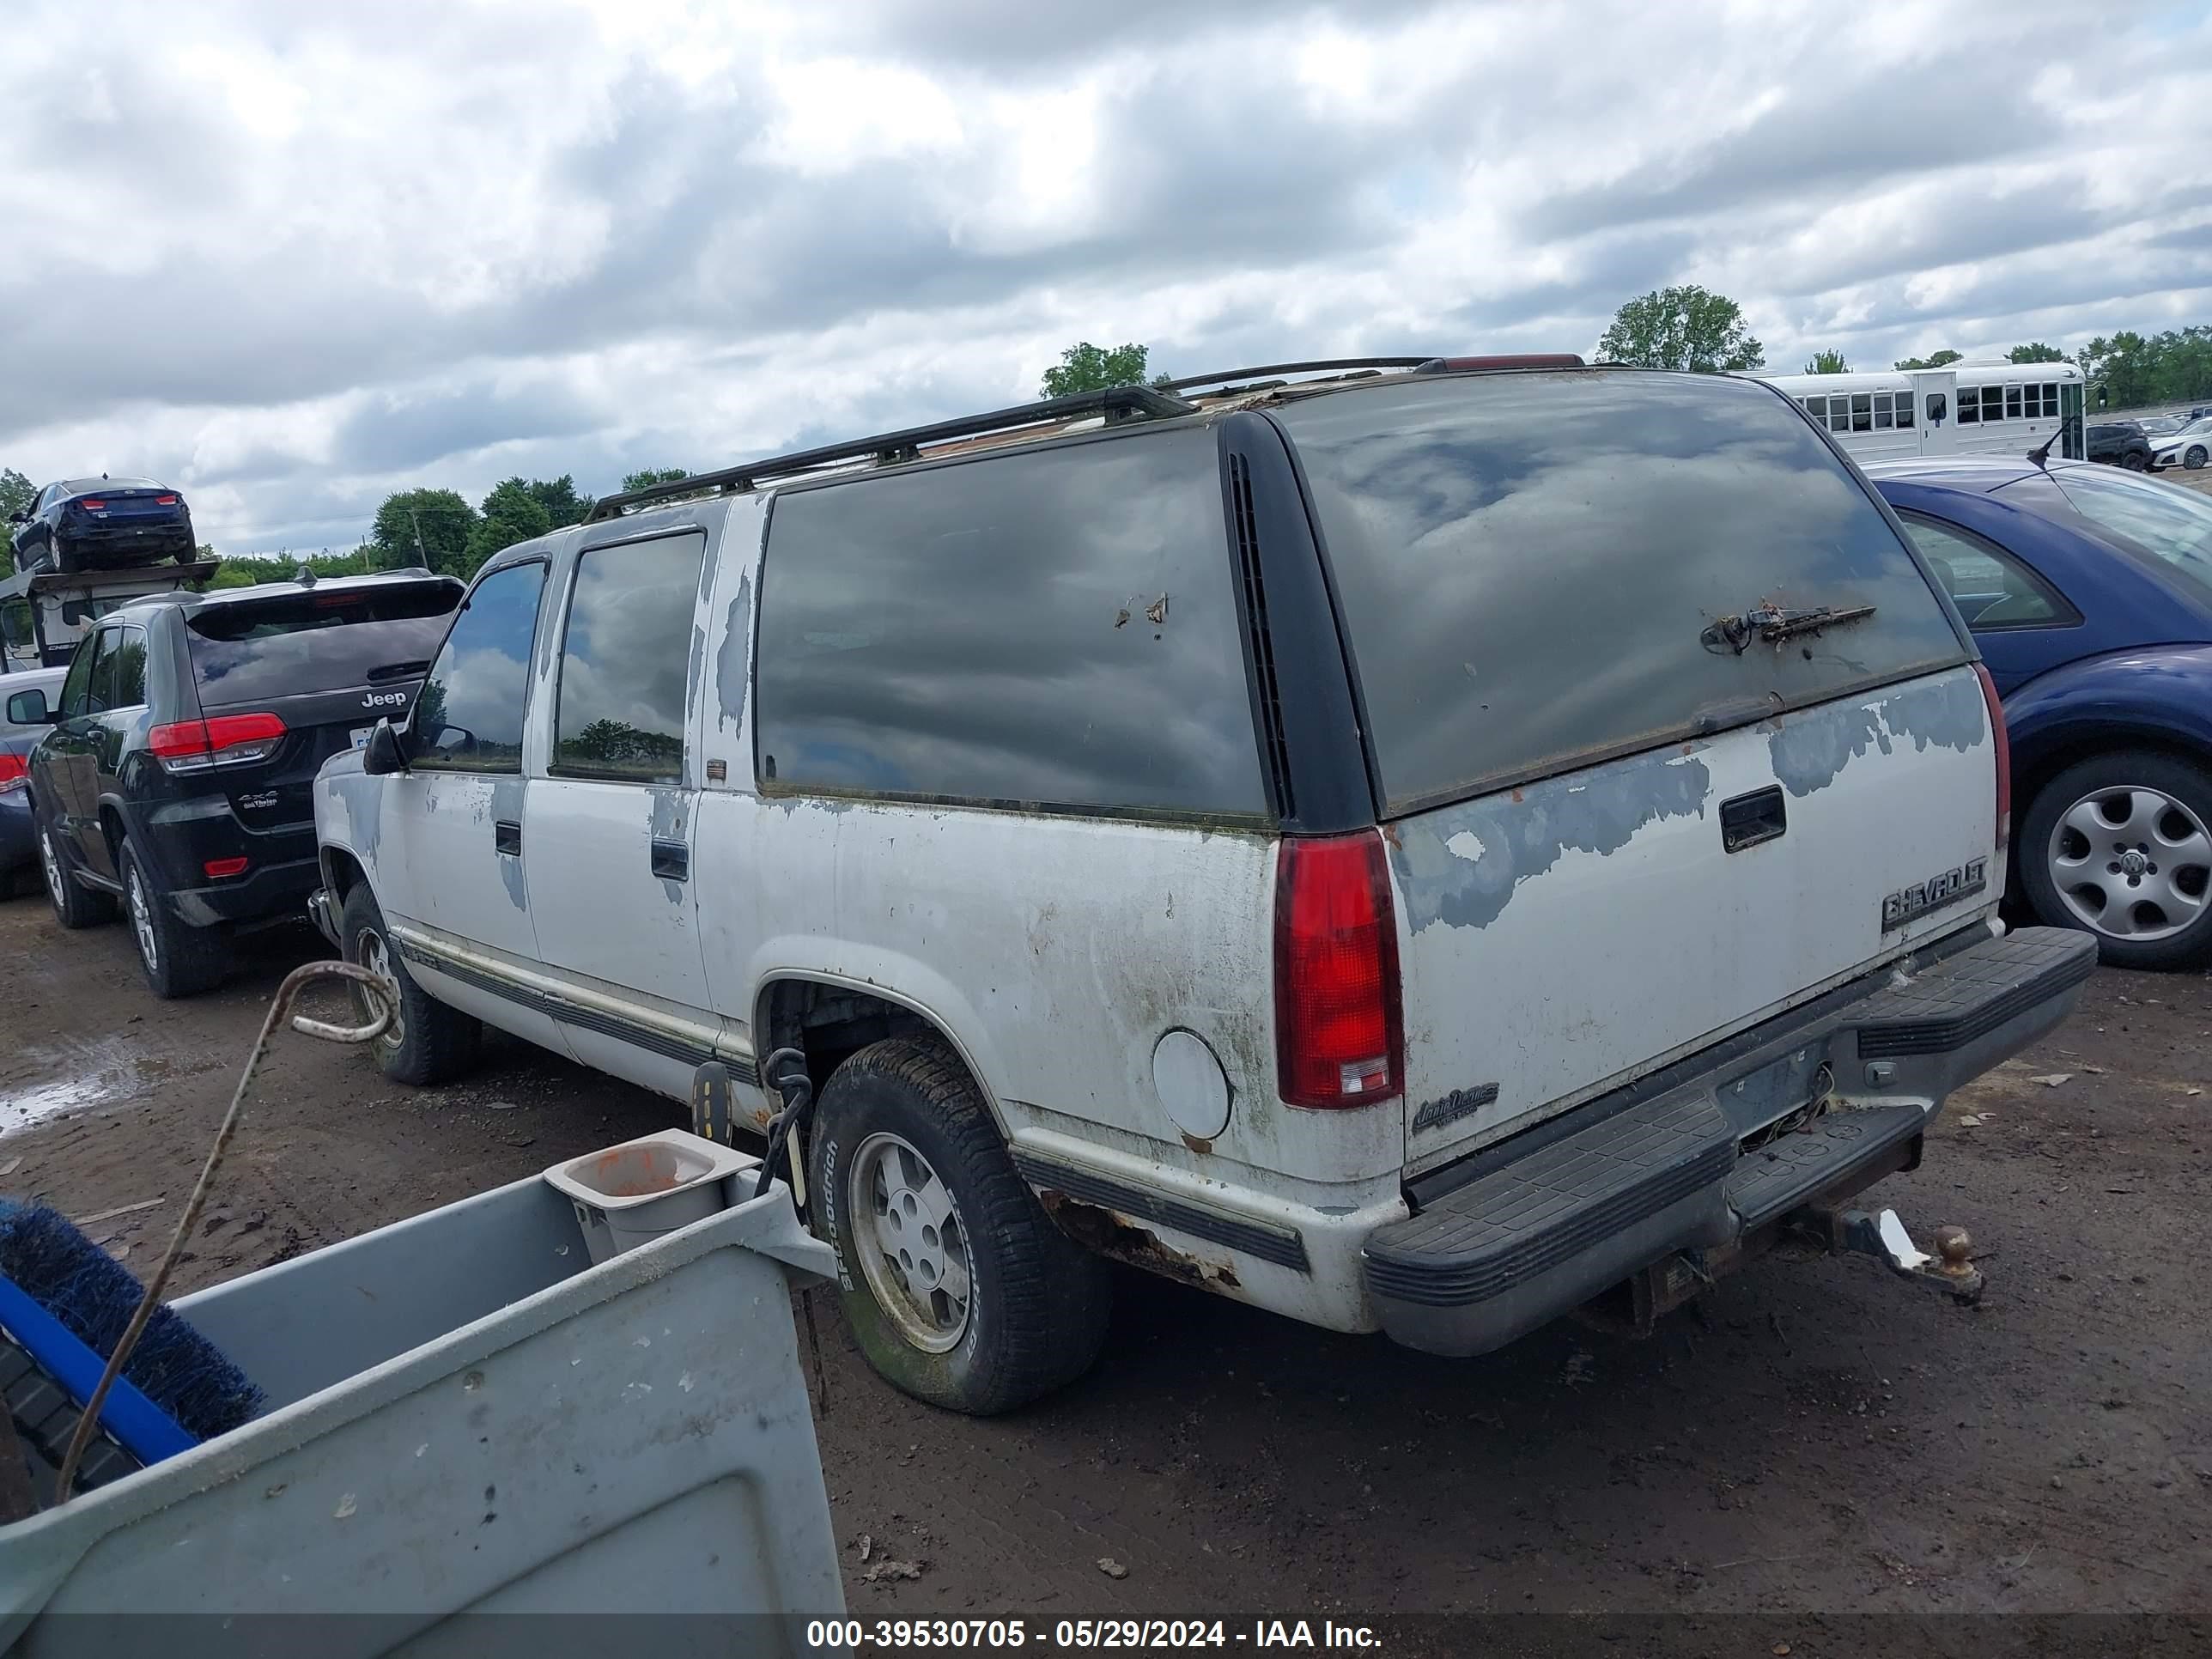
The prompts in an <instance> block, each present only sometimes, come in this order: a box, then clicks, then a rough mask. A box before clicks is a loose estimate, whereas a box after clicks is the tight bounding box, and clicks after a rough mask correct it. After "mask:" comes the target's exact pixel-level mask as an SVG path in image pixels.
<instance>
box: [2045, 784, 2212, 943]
mask: <svg viewBox="0 0 2212 1659" xmlns="http://www.w3.org/2000/svg"><path fill="white" fill-rule="evenodd" d="M2045 856H2046V857H2047V858H2048V859H2049V860H2050V870H2051V885H2052V886H2053V887H2055V888H2056V889H2057V890H2058V896H2059V897H2060V899H2061V900H2062V901H2063V902H2064V903H2065V905H2066V908H2068V909H2069V911H2071V912H2072V913H2073V915H2074V916H2075V919H2076V920H2078V921H2080V922H2081V926H2083V927H2087V929H2089V931H2090V932H2092V933H2100V934H2102V935H2104V937H2106V939H2130V940H2136V941H2142V942H2145V943H2148V941H2150V940H2153V939H2169V938H2171V937H2172V935H2174V934H2176V933H2179V932H2180V931H2181V930H2182V929H2183V928H2185V927H2188V926H2189V925H2190V924H2191V923H2192V922H2194V921H2197V918H2198V917H2199V916H2201V915H2203V914H2204V908H2205V905H2206V904H2207V902H2212V834H2208V833H2207V832H2206V829H2205V827H2204V824H2203V820H2201V819H2200V818H2198V817H2197V814H2196V813H2195V812H2194V811H2191V810H2190V808H2188V807H2187V806H2185V805H2183V804H2182V803H2181V802H2180V801H2179V800H2177V799H2174V798H2173V797H2172V795H2170V794H2168V793H2166V791H2164V790H2162V789H2154V788H2152V787H2149V786H2148V785H2145V784H2130V785H2121V786H2118V787H2113V788H2107V789H2098V790H2093V791H2092V792H2091V793H2088V794H2086V795H2084V796H2082V797H2081V799H2079V800H2077V801H2075V803H2074V804H2073V805H2071V806H2069V807H2068V808H2067V809H2066V810H2065V811H2063V812H2061V813H2060V814H2059V815H2058V822H2057V823H2056V824H2055V825H2053V826H2052V828H2051V844H2050V847H2049V848H2047V850H2046V854H2045Z"/></svg>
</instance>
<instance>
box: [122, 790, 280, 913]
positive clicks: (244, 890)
mask: <svg viewBox="0 0 2212 1659" xmlns="http://www.w3.org/2000/svg"><path fill="white" fill-rule="evenodd" d="M132 833H133V834H134V835H136V836H140V837H142V839H141V840H140V842H139V845H141V846H142V847H143V848H145V849H146V852H147V854H148V855H149V857H151V858H152V860H154V862H155V866H157V867H158V870H159V872H160V876H161V884H162V886H164V887H165V888H167V890H168V899H169V908H171V909H172V910H173V911H174V912H175V913H176V915H177V917H178V919H179V921H183V922H184V923H185V925H186V926H187V927H216V926H218V925H231V926H236V925H240V924H244V923H250V922H256V921H270V920H271V919H280V920H283V921H296V920H297V919H298V918H299V917H300V916H301V915H302V914H303V910H304V907H305V906H306V904H307V895H308V894H310V893H312V892H313V891H314V890H316V889H317V888H318V887H319V886H321V885H322V879H323V877H322V867H321V865H320V863H319V861H318V860H317V859H316V856H315V826H314V824H313V823H312V822H309V823H289V824H272V825H270V827H268V828H267V829H248V828H247V827H246V825H245V824H243V823H240V821H239V818H238V815H237V813H236V812H234V811H232V810H231V805H230V801H229V799H228V797H227V796H223V795H199V796H193V797H190V798H188V799H179V800H166V801H161V802H160V803H158V804H156V805H152V806H149V807H148V808H146V809H144V813H143V819H142V821H141V822H140V823H138V824H134V825H133V826H132ZM234 858H243V859H245V860H246V868H245V870H244V871H243V872H240V874H238V875H235V876H225V877H222V878H218V879H215V880H210V878H209V877H208V874H207V866H208V865H209V863H210V861H213V860H220V859H234Z"/></svg>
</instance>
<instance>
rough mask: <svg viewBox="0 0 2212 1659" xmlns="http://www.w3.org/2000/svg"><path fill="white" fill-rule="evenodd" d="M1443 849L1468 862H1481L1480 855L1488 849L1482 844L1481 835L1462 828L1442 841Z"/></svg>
mask: <svg viewBox="0 0 2212 1659" xmlns="http://www.w3.org/2000/svg"><path fill="white" fill-rule="evenodd" d="M1444 850H1445V851H1447V852H1449V853H1450V854H1452V855H1453V856H1454V857H1455V858H1462V859H1465V860H1467V861H1468V863H1469V864H1480V863H1481V862H1482V855H1483V854H1485V853H1486V852H1488V851H1489V850H1490V849H1489V848H1486V847H1485V846H1484V845H1483V844H1482V837H1481V836H1478V835H1476V834H1475V833H1474V830H1472V829H1462V830H1461V831H1460V832H1459V833H1458V834H1457V835H1455V836H1453V837H1452V838H1451V839H1450V840H1449V841H1448V842H1445V843H1444Z"/></svg>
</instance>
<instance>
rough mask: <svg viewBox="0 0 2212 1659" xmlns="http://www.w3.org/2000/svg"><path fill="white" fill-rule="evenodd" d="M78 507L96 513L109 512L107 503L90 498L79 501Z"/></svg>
mask: <svg viewBox="0 0 2212 1659" xmlns="http://www.w3.org/2000/svg"><path fill="white" fill-rule="evenodd" d="M77 505H78V506H79V507H90V508H91V509H92V510H93V511H94V512H95V513H104V512H106V510H107V503H106V501H93V500H90V499H89V498H88V499H86V500H84V501H79V502H78V503H77Z"/></svg>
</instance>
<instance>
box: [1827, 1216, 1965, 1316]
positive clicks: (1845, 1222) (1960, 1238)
mask: <svg viewBox="0 0 2212 1659" xmlns="http://www.w3.org/2000/svg"><path fill="white" fill-rule="evenodd" d="M1802 1221H1803V1224H1804V1225H1805V1226H1806V1228H1807V1229H1808V1231H1811V1232H1813V1233H1814V1235H1816V1236H1817V1237H1820V1238H1821V1240H1822V1242H1823V1243H1826V1245H1827V1247H1828V1249H1831V1250H1834V1251H1838V1252H1843V1251H1850V1252H1851V1253H1852V1254H1854V1255H1870V1256H1872V1257H1873V1258H1874V1259H1875V1261H1879V1262H1881V1264H1882V1265H1883V1266H1884V1267H1887V1268H1888V1269H1889V1270H1890V1272H1892V1273H1895V1274H1896V1275H1897V1276H1898V1277H1899V1278H1900V1279H1913V1280H1916V1281H1917V1282H1918V1283H1920V1284H1923V1285H1928V1286H1929V1287H1930V1288H1931V1289H1935V1290H1940V1291H1948V1292H1949V1293H1950V1295H1951V1297H1953V1299H1954V1300H1955V1301H1959V1302H1962V1303H1973V1302H1978V1301H1980V1300H1981V1299H1982V1282H1983V1281H1982V1274H1981V1269H1979V1268H1978V1267H1975V1266H1974V1261H1973V1255H1974V1242H1973V1240H1972V1238H1970V1237H1967V1235H1966V1229H1965V1228H1964V1227H1938V1228H1937V1229H1936V1233H1935V1245H1936V1254H1935V1255H1929V1253H1928V1252H1927V1251H1925V1250H1923V1249H1920V1248H1919V1246H1917V1245H1916V1244H1915V1243H1913V1242H1912V1235H1911V1233H1909V1232H1907V1231H1905V1224H1904V1223H1903V1222H1902V1221H1900V1220H1899V1219H1898V1218H1897V1212H1896V1211H1894V1210H1807V1211H1805V1212H1802Z"/></svg>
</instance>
